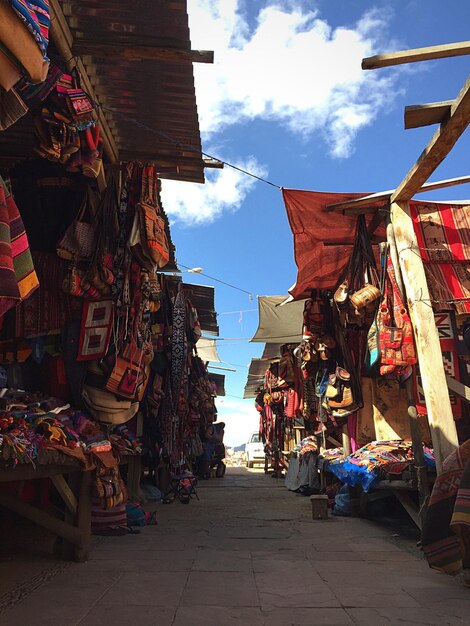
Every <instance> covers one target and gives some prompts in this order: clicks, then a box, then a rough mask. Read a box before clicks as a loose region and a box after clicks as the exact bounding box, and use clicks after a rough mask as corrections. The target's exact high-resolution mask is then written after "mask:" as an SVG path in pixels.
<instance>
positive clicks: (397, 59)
mask: <svg viewBox="0 0 470 626" xmlns="http://www.w3.org/2000/svg"><path fill="white" fill-rule="evenodd" d="M465 54H470V41H461V42H458V43H448V44H443V45H440V46H427V47H425V48H412V49H411V50H401V51H399V52H390V53H388V54H376V55H374V56H372V57H367V58H365V59H362V63H361V67H362V69H363V70H375V69H377V68H379V67H390V66H392V65H402V64H403V63H417V62H418V61H430V60H432V59H445V58H448V57H457V56H462V55H465Z"/></svg>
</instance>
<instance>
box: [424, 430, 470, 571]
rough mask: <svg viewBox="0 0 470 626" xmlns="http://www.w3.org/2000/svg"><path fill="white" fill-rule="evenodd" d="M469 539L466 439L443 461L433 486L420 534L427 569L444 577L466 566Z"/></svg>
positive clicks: (469, 447)
mask: <svg viewBox="0 0 470 626" xmlns="http://www.w3.org/2000/svg"><path fill="white" fill-rule="evenodd" d="M469 539H470V439H468V440H467V441H466V442H465V443H463V444H462V445H461V446H459V447H458V448H457V450H455V451H454V452H452V454H450V455H449V456H448V457H447V458H446V459H445V461H444V463H443V465H442V471H441V473H440V474H439V475H438V477H437V479H436V482H435V483H434V486H433V490H432V493H431V499H430V501H429V508H428V511H427V514H426V518H425V520H424V524H423V534H422V543H423V550H424V555H425V557H426V559H427V561H428V563H429V566H430V567H432V568H433V569H437V570H439V571H443V572H445V573H447V574H457V573H459V572H460V571H462V569H463V567H468V566H469V565H470V562H469V558H470V549H469V548H470V542H469Z"/></svg>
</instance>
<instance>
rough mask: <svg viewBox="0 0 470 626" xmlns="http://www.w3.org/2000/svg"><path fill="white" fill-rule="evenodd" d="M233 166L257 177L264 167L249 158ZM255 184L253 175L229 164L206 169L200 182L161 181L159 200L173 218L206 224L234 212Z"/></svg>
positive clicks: (261, 173) (189, 222)
mask: <svg viewBox="0 0 470 626" xmlns="http://www.w3.org/2000/svg"><path fill="white" fill-rule="evenodd" d="M234 165H237V167H241V168H242V169H245V170H247V171H249V172H252V173H253V174H256V175H257V176H265V175H266V168H264V167H263V166H261V165H260V164H259V163H258V162H257V161H256V159H255V158H253V157H250V158H248V159H247V160H245V161H242V162H241V161H238V162H236V163H234ZM255 183H256V180H255V179H254V178H252V177H250V176H247V175H246V174H242V173H241V172H239V171H237V170H234V169H233V168H231V167H227V166H226V167H225V168H224V169H223V170H206V183H205V184H204V185H198V184H194V183H181V182H178V181H174V180H164V181H162V202H163V206H164V207H165V211H166V212H167V213H168V215H169V216H170V218H171V219H173V220H177V221H181V222H185V223H186V224H190V225H192V224H194V225H197V224H207V223H209V222H213V221H214V220H215V219H217V218H218V217H219V216H220V215H221V214H222V213H224V212H226V211H236V210H237V209H238V208H239V207H240V205H241V204H242V202H243V200H244V199H245V197H246V195H247V194H248V193H249V192H250V190H251V189H252V187H253V185H254V184H255Z"/></svg>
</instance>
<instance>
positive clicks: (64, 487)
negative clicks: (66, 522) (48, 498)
mask: <svg viewBox="0 0 470 626" xmlns="http://www.w3.org/2000/svg"><path fill="white" fill-rule="evenodd" d="M51 481H52V483H53V485H54V487H55V488H56V489H57V491H58V492H59V495H60V497H61V498H62V500H63V501H64V503H65V506H66V507H67V509H68V510H69V511H70V513H73V514H74V515H75V514H76V513H77V508H78V505H77V498H76V497H75V494H74V493H73V491H72V490H71V489H70V487H69V485H68V483H67V481H66V480H65V478H64V476H63V475H62V474H57V475H56V476H51Z"/></svg>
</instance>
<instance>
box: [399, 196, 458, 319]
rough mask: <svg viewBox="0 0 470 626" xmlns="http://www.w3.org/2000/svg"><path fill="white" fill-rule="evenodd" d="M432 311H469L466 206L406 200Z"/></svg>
mask: <svg viewBox="0 0 470 626" xmlns="http://www.w3.org/2000/svg"><path fill="white" fill-rule="evenodd" d="M410 212H411V217H412V220H413V226H414V230H415V234H416V238H417V240H418V246H419V248H420V252H421V257H422V259H423V262H424V268H425V271H426V277H427V280H428V286H429V291H430V293H431V298H432V299H433V303H432V304H433V308H434V310H436V311H445V310H449V309H453V308H455V310H456V311H457V313H461V314H465V313H470V205H466V204H462V203H460V204H459V203H455V204H451V203H445V202H440V203H439V202H415V201H414V202H410Z"/></svg>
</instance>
